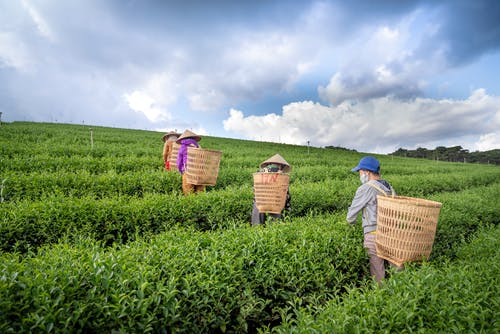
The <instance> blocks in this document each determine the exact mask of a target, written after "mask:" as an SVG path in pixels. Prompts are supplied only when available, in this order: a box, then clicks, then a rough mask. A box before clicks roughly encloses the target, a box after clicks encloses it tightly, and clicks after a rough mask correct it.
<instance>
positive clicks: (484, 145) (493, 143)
mask: <svg viewBox="0 0 500 334" xmlns="http://www.w3.org/2000/svg"><path fill="white" fill-rule="evenodd" d="M475 149H476V150H477V151H488V150H494V149H500V131H497V132H492V133H487V134H485V135H482V136H480V137H479V141H478V142H477V143H476V144H475Z"/></svg>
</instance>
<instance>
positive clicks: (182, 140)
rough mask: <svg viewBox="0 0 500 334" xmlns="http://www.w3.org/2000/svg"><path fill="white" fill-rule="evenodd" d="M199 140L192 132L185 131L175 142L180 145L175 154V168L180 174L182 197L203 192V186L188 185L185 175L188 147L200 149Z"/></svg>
mask: <svg viewBox="0 0 500 334" xmlns="http://www.w3.org/2000/svg"><path fill="white" fill-rule="evenodd" d="M200 140H201V137H200V136H198V135H197V134H195V133H194V132H191V131H189V130H186V131H184V132H183V133H182V135H181V136H180V137H179V138H177V140H176V141H175V142H176V143H177V144H179V145H180V147H179V153H178V154H177V168H178V169H179V172H180V173H181V174H182V192H183V193H184V195H188V194H190V193H193V192H195V193H196V192H202V191H205V186H204V185H196V184H191V183H188V182H187V175H186V174H185V171H186V166H187V160H188V152H187V151H188V147H196V148H201V146H200V145H199V144H198V142H199V141H200Z"/></svg>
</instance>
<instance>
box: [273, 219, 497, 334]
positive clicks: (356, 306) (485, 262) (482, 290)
mask: <svg viewBox="0 0 500 334" xmlns="http://www.w3.org/2000/svg"><path fill="white" fill-rule="evenodd" d="M499 239H500V228H499V227H498V226H496V227H491V228H484V227H483V228H481V229H480V233H479V235H478V236H476V237H475V238H474V240H473V241H472V243H471V244H469V245H465V246H463V247H461V248H460V249H459V251H458V255H457V256H458V257H457V260H456V261H454V262H446V263H444V264H438V265H433V264H431V263H427V264H425V265H423V266H409V267H408V268H407V269H405V270H404V271H403V272H400V273H395V274H393V275H392V276H391V277H390V278H389V279H387V280H386V281H385V282H384V284H383V285H382V286H381V287H380V288H373V287H372V286H371V285H370V286H366V287H363V288H355V289H352V290H350V291H349V293H347V294H346V295H344V296H336V297H335V298H333V299H332V301H330V302H329V303H328V305H327V306H325V307H320V308H319V309H317V310H315V312H312V311H310V310H308V309H306V308H301V309H297V313H296V317H288V318H284V319H283V323H282V324H281V326H278V327H276V328H273V329H272V332H273V333H415V332H416V333H498V332H499V331H500V323H499V322H498V316H499V310H500V300H499V295H500V284H499V283H500V282H499V277H500V267H499V265H498V263H499V261H500V253H499V252H498V240H499Z"/></svg>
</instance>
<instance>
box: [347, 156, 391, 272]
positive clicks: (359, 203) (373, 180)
mask: <svg viewBox="0 0 500 334" xmlns="http://www.w3.org/2000/svg"><path fill="white" fill-rule="evenodd" d="M351 171H353V172H358V173H359V179H360V181H361V186H359V188H358V189H357V190H356V194H355V195H354V199H353V200H352V203H351V206H349V210H348V211H347V221H348V222H349V223H350V224H355V223H356V219H357V217H358V214H359V213H360V212H362V226H363V233H364V243H363V245H364V247H365V248H366V249H367V251H368V255H369V257H370V274H371V275H372V276H374V278H375V280H376V281H377V282H380V281H381V280H382V279H384V277H385V261H384V259H382V258H380V257H378V256H377V251H376V248H375V237H376V231H377V195H380V194H384V195H395V192H394V189H393V188H392V187H391V185H390V184H389V182H387V181H386V180H383V179H382V178H381V177H380V162H379V161H378V160H377V159H376V158H374V157H372V156H366V157H363V158H362V159H361V160H360V161H359V163H358V165H357V166H356V167H354V168H353V169H351Z"/></svg>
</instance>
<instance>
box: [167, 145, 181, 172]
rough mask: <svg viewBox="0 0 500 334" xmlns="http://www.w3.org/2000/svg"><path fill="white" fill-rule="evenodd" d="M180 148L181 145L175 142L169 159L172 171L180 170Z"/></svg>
mask: <svg viewBox="0 0 500 334" xmlns="http://www.w3.org/2000/svg"><path fill="white" fill-rule="evenodd" d="M180 147H181V145H179V144H177V143H175V142H174V143H173V144H172V152H171V153H170V157H169V158H168V161H169V162H170V169H173V170H179V169H178V168H177V155H178V154H179V148H180Z"/></svg>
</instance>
